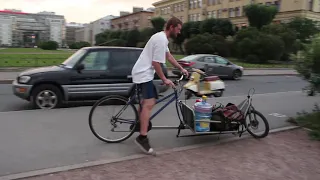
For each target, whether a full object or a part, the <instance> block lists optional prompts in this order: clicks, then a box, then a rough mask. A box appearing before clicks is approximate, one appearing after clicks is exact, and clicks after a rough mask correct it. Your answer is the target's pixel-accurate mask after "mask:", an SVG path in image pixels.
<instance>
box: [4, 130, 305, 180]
mask: <svg viewBox="0 0 320 180" xmlns="http://www.w3.org/2000/svg"><path fill="white" fill-rule="evenodd" d="M298 128H300V127H299V126H286V127H282V128H276V129H272V130H270V131H269V134H271V133H278V132H282V131H288V130H293V129H298ZM250 137H251V138H252V136H251V135H249V134H244V135H242V137H240V138H239V137H232V138H228V139H224V140H220V141H219V142H214V143H204V144H196V145H189V146H184V147H177V148H172V149H168V150H163V151H159V152H157V155H163V154H168V153H174V152H180V151H186V150H191V149H196V148H201V147H208V146H214V145H219V144H224V143H229V142H235V141H238V140H242V139H248V138H250ZM149 156H150V155H144V154H136V155H130V156H126V157H122V158H118V159H111V160H110V159H109V160H97V161H91V162H86V163H79V164H74V165H69V166H62V167H56V168H48V169H42V170H35V171H29V172H24V173H18V174H11V175H7V176H1V177H0V180H9V179H10V180H11V179H22V178H30V177H34V176H41V175H47V174H52V173H58V172H62V171H69V170H75V169H80V168H88V167H92V166H98V165H104V164H110V163H116V162H121V161H128V160H134V159H140V158H143V157H149Z"/></svg>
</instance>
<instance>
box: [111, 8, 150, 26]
mask: <svg viewBox="0 0 320 180" xmlns="http://www.w3.org/2000/svg"><path fill="white" fill-rule="evenodd" d="M153 15H154V12H153V11H150V10H143V8H137V7H134V8H133V12H132V13H129V12H120V17H117V18H114V19H112V20H111V24H112V25H111V27H112V29H113V30H132V29H135V28H137V29H139V30H141V29H143V28H146V27H152V24H151V21H150V20H151V18H152V17H153Z"/></svg>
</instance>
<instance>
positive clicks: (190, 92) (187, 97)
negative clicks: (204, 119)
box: [184, 90, 193, 99]
mask: <svg viewBox="0 0 320 180" xmlns="http://www.w3.org/2000/svg"><path fill="white" fill-rule="evenodd" d="M184 95H185V99H190V98H191V97H192V95H193V93H192V91H190V90H186V91H185V94H184Z"/></svg>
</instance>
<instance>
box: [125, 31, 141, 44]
mask: <svg viewBox="0 0 320 180" xmlns="http://www.w3.org/2000/svg"><path fill="white" fill-rule="evenodd" d="M139 36H140V32H139V31H138V30H137V29H134V30H131V31H129V32H128V36H127V46H129V47H136V46H137V43H138V42H139Z"/></svg>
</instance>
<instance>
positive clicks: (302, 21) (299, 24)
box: [288, 17, 320, 43]
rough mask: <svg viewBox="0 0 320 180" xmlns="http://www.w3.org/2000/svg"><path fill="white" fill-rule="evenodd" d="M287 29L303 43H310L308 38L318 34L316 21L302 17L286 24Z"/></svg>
mask: <svg viewBox="0 0 320 180" xmlns="http://www.w3.org/2000/svg"><path fill="white" fill-rule="evenodd" d="M288 27H289V28H291V29H292V30H293V31H294V32H295V33H296V37H297V39H299V40H300V41H302V42H303V43H308V42H310V38H311V37H312V36H313V35H315V34H317V33H319V32H320V30H319V28H318V27H317V23H316V21H313V20H311V19H307V18H302V17H296V18H294V19H293V20H292V21H291V22H289V23H288Z"/></svg>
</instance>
